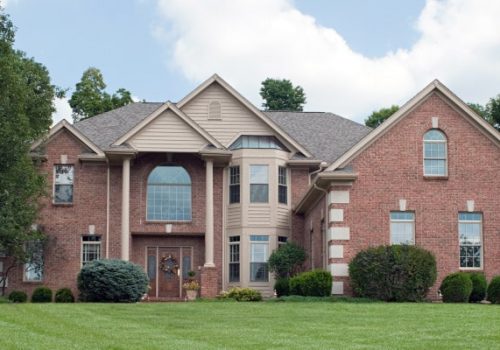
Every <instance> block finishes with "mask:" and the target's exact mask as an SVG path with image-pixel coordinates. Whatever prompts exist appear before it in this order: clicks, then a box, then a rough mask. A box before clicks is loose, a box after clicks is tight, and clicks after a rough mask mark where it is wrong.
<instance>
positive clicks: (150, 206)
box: [147, 165, 191, 221]
mask: <svg viewBox="0 0 500 350" xmlns="http://www.w3.org/2000/svg"><path fill="white" fill-rule="evenodd" d="M147 219H148V220H150V221H190V220H191V178H190V176H189V174H188V172H187V171H186V170H185V169H184V168H183V167H181V166H176V165H160V166H157V167H156V168H154V170H153V171H152V172H151V173H150V174H149V176H148V193H147Z"/></svg>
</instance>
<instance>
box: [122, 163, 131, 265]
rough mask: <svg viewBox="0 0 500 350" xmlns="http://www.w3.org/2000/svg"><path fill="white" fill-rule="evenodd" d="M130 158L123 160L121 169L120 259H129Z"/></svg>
mask: <svg viewBox="0 0 500 350" xmlns="http://www.w3.org/2000/svg"><path fill="white" fill-rule="evenodd" d="M129 214H130V158H125V159H123V168H122V234H121V241H122V245H121V247H122V250H121V259H122V260H126V261H128V260H129V258H130V247H129V245H130V218H129Z"/></svg>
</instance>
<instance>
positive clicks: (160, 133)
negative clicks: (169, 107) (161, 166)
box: [130, 111, 208, 152]
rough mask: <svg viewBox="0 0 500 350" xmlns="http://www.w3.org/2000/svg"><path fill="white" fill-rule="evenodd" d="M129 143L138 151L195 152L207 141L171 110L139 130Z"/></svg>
mask: <svg viewBox="0 0 500 350" xmlns="http://www.w3.org/2000/svg"><path fill="white" fill-rule="evenodd" d="M130 144H131V145H132V146H133V147H135V148H136V149H138V150H139V151H140V150H148V151H177V152H197V151H199V150H200V149H201V148H203V147H204V146H205V145H207V144H208V141H207V140H205V139H204V138H203V137H202V136H201V135H200V134H198V133H197V132H196V131H195V130H193V129H192V128H191V127H190V126H189V125H188V124H186V122H184V121H183V120H182V119H180V118H179V117H178V116H177V115H175V114H174V113H173V112H172V111H166V112H164V113H163V114H162V115H160V116H158V117H157V118H156V119H154V120H153V121H152V122H151V123H150V124H148V125H147V126H145V127H144V129H142V130H141V131H139V132H138V133H137V134H136V135H135V136H134V137H133V138H132V139H131V140H130Z"/></svg>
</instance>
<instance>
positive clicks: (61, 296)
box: [54, 288, 75, 303]
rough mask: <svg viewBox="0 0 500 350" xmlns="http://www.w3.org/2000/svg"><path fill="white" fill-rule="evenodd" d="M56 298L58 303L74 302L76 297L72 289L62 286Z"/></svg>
mask: <svg viewBox="0 0 500 350" xmlns="http://www.w3.org/2000/svg"><path fill="white" fill-rule="evenodd" d="M54 300H55V302H56V303H74V302H75V297H74V296H73V292H72V291H71V289H69V288H61V289H59V290H58V291H57V292H56V296H55V298H54Z"/></svg>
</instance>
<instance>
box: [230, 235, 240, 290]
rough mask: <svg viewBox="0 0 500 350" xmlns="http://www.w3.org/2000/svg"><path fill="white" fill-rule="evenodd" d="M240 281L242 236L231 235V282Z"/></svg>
mask: <svg viewBox="0 0 500 350" xmlns="http://www.w3.org/2000/svg"><path fill="white" fill-rule="evenodd" d="M239 281H240V236H230V237H229V282H239Z"/></svg>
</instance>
